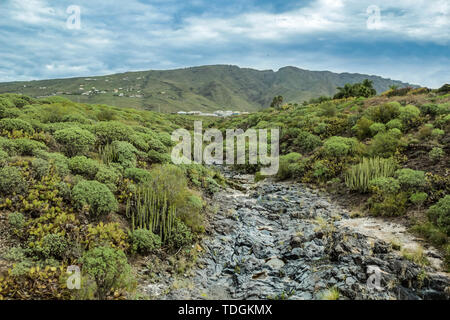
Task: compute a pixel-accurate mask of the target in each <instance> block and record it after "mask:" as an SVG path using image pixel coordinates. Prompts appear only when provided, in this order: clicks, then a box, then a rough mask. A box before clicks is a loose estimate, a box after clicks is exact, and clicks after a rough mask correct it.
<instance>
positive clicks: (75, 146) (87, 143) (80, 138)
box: [53, 127, 95, 157]
mask: <svg viewBox="0 0 450 320" xmlns="http://www.w3.org/2000/svg"><path fill="white" fill-rule="evenodd" d="M53 137H54V138H55V140H56V141H57V142H58V143H60V144H62V145H63V149H64V152H65V154H66V155H67V156H69V157H73V156H76V155H78V154H85V153H86V152H88V151H89V150H90V149H91V148H92V147H93V146H94V144H95V136H94V135H93V134H92V133H91V132H89V131H87V130H84V129H81V128H77V127H72V128H67V129H63V130H58V131H56V132H55V133H54V134H53Z"/></svg>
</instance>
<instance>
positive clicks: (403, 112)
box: [398, 104, 420, 126]
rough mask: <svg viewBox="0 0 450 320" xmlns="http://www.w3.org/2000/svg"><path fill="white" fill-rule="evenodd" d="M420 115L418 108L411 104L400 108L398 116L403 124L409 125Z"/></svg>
mask: <svg viewBox="0 0 450 320" xmlns="http://www.w3.org/2000/svg"><path fill="white" fill-rule="evenodd" d="M419 116H420V110H419V108H417V107H416V106H413V105H411V104H409V105H407V106H405V107H402V108H400V115H399V116H398V118H399V119H400V120H401V121H402V122H403V124H404V125H405V126H411V124H413V123H414V122H415V121H417V119H418V118H419Z"/></svg>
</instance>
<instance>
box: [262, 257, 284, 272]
mask: <svg viewBox="0 0 450 320" xmlns="http://www.w3.org/2000/svg"><path fill="white" fill-rule="evenodd" d="M266 264H267V265H268V266H270V267H271V268H272V269H275V270H278V269H281V268H283V267H284V262H283V260H280V259H278V258H271V259H270V260H269V261H267V262H266Z"/></svg>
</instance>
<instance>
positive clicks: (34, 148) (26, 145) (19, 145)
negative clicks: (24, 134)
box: [13, 138, 47, 156]
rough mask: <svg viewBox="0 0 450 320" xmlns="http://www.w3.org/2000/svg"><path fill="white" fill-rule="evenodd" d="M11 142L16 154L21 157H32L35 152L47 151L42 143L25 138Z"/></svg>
mask: <svg viewBox="0 0 450 320" xmlns="http://www.w3.org/2000/svg"><path fill="white" fill-rule="evenodd" d="M13 141H14V149H15V151H16V153H17V154H18V155H21V156H33V155H35V154H36V152H38V151H40V150H46V149H47V146H46V145H45V144H43V143H42V142H39V141H35V140H30V139H27V138H20V139H15V140H13Z"/></svg>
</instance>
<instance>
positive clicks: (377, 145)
mask: <svg viewBox="0 0 450 320" xmlns="http://www.w3.org/2000/svg"><path fill="white" fill-rule="evenodd" d="M391 130H395V129H391ZM399 145H400V142H399V139H398V136H397V135H396V134H395V133H394V132H392V131H388V132H383V133H379V134H377V135H376V136H375V137H374V138H373V139H372V143H371V144H370V148H369V151H370V153H371V154H372V155H373V156H379V157H383V158H387V157H391V156H393V155H394V154H395V152H396V151H397V148H398V146H399Z"/></svg>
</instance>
